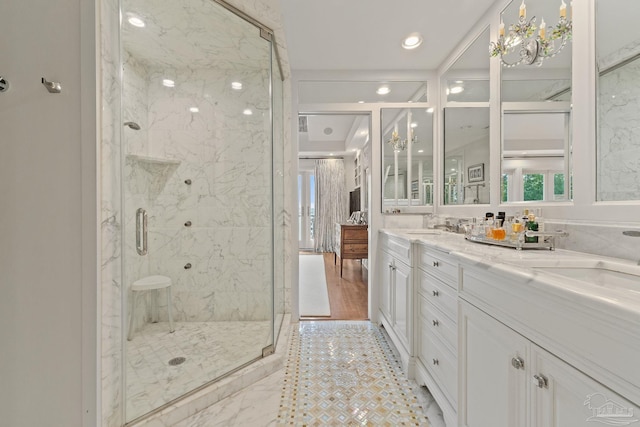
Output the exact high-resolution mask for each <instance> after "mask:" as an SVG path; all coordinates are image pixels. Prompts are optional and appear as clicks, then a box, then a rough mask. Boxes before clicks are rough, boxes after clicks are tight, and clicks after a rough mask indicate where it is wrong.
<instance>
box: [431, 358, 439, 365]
mask: <svg viewBox="0 0 640 427" xmlns="http://www.w3.org/2000/svg"><path fill="white" fill-rule="evenodd" d="M432 360H433V364H434V365H439V364H440V361H439V360H438V359H432Z"/></svg>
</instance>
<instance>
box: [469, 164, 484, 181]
mask: <svg viewBox="0 0 640 427" xmlns="http://www.w3.org/2000/svg"><path fill="white" fill-rule="evenodd" d="M467 179H468V180H469V182H481V181H484V163H478V164H477V165H473V166H469V167H468V168H467Z"/></svg>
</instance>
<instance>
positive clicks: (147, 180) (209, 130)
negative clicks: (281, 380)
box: [121, 0, 283, 423]
mask: <svg viewBox="0 0 640 427" xmlns="http://www.w3.org/2000/svg"><path fill="white" fill-rule="evenodd" d="M121 8H122V17H123V19H122V24H121V48H122V51H121V59H122V64H121V65H122V94H121V100H122V122H121V123H123V124H124V126H122V138H121V141H122V150H121V151H122V153H123V154H122V159H121V160H122V162H121V164H122V192H123V201H124V205H123V213H122V215H123V230H122V233H123V239H122V240H123V248H122V256H123V286H124V290H125V292H123V293H124V301H123V305H122V306H123V313H122V316H123V324H126V325H127V327H128V326H129V324H130V325H131V326H130V328H131V331H132V333H131V334H130V335H131V340H130V341H126V343H125V345H124V347H125V349H124V360H125V385H124V395H125V399H124V401H125V406H126V407H125V418H126V421H127V423H131V422H135V421H136V420H139V419H142V418H145V417H147V416H148V415H149V414H153V413H155V412H157V411H158V410H160V409H162V408H165V407H167V406H168V405H169V404H171V403H174V402H175V401H176V400H178V399H180V398H181V397H182V396H184V395H186V394H188V393H189V392H191V391H193V390H197V389H200V388H202V387H204V386H206V385H207V384H209V383H211V382H213V381H215V380H217V379H219V378H221V377H224V376H226V375H228V374H229V373H231V372H234V371H236V370H238V369H240V368H242V367H244V366H247V365H248V364H251V363H252V362H254V361H255V360H257V359H259V358H261V357H262V355H263V353H264V354H268V353H269V352H270V350H272V348H273V346H274V344H275V343H274V330H277V325H275V324H274V321H275V320H274V319H275V315H274V305H275V304H276V303H278V302H279V301H280V299H281V296H280V294H279V293H277V292H276V291H275V290H274V271H281V269H280V268H278V266H277V265H276V263H279V262H282V261H281V260H280V259H278V258H277V257H274V253H273V248H274V245H276V246H277V245H278V243H279V242H274V239H276V236H279V235H281V233H279V231H278V230H275V229H274V227H275V225H274V212H279V210H281V209H282V206H281V205H282V201H281V199H280V198H276V197H275V196H274V194H276V193H277V194H280V193H281V192H282V190H280V189H276V190H277V191H274V182H275V185H280V186H282V185H283V184H282V181H281V180H277V181H274V166H273V164H274V159H277V158H279V157H281V154H280V151H282V141H277V142H274V140H273V135H274V134H278V129H274V122H273V117H281V116H282V115H281V114H278V112H277V111H275V112H274V111H273V108H274V98H277V97H281V94H280V93H277V92H276V91H274V93H273V94H272V93H271V90H272V88H275V89H278V90H281V87H282V86H281V83H279V82H277V80H279V79H280V74H279V72H274V70H276V71H277V62H276V59H275V58H276V56H275V53H274V47H273V46H272V41H271V39H272V36H271V35H270V33H269V31H267V30H265V28H261V27H259V26H256V24H254V23H253V22H250V21H249V20H246V19H244V17H242V16H240V15H239V14H237V13H236V11H232V10H229V9H227V8H226V7H224V6H222V5H221V4H219V3H216V2H214V1H196V0H186V1H182V2H161V3H158V2H153V1H151V0H123V1H122V2H121ZM274 82H275V83H277V84H274ZM275 105H276V106H277V107H278V108H281V105H282V103H281V101H279V100H277V99H276V100H275ZM134 125H135V126H134ZM275 125H276V126H278V127H279V128H281V124H280V123H276V124H275ZM275 176H276V177H277V176H278V175H277V174H276V175H275ZM138 209H143V210H144V211H146V213H147V218H146V222H145V228H144V230H145V232H146V242H147V250H146V251H144V254H143V255H141V254H140V253H139V252H138V251H137V250H136V247H137V243H136V236H139V233H140V231H139V230H140V224H139V223H137V222H136V221H137V218H136V211H137V210H138ZM187 224H188V225H187ZM278 256H280V255H278ZM187 266H189V267H188V268H187ZM153 276H161V277H166V278H169V279H170V281H171V286H170V289H171V298H170V300H168V298H167V297H166V294H165V292H167V289H169V288H163V289H157V290H156V291H157V292H137V295H136V298H135V299H134V298H132V294H133V292H132V284H133V283H136V281H140V280H141V279H143V278H145V277H153ZM138 283H140V282H138ZM136 290H137V289H136ZM132 301H135V303H136V306H135V307H133V306H132ZM169 304H170V305H171V310H170V311H171V312H172V317H173V324H174V326H175V331H173V332H171V331H170V328H169V326H168V321H169V318H168V313H169V310H168V308H169V307H168V305H169ZM278 305H281V304H278ZM131 313H135V314H134V317H132V316H131ZM265 349H266V350H265ZM176 360H180V363H175V361H176Z"/></svg>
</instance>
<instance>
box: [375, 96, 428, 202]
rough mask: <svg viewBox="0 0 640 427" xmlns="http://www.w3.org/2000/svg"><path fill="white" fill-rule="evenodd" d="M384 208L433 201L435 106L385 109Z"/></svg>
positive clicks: (382, 131)
mask: <svg viewBox="0 0 640 427" xmlns="http://www.w3.org/2000/svg"><path fill="white" fill-rule="evenodd" d="M381 117H382V119H381V126H382V129H381V135H382V193H383V199H382V209H383V212H387V211H389V212H391V211H393V210H395V209H400V210H402V209H403V208H405V207H411V206H429V205H432V204H433V109H432V108H383V109H382V110H381Z"/></svg>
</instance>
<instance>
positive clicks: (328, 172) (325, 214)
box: [314, 159, 348, 252]
mask: <svg viewBox="0 0 640 427" xmlns="http://www.w3.org/2000/svg"><path fill="white" fill-rule="evenodd" d="M315 179H316V201H315V202H316V204H315V216H316V217H315V226H314V229H315V230H314V235H315V236H314V238H315V250H316V252H333V251H334V249H335V246H334V245H335V227H336V226H335V224H336V223H343V222H345V221H346V220H347V219H348V210H347V194H346V188H345V184H344V162H343V161H342V160H339V159H328V160H316V167H315Z"/></svg>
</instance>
